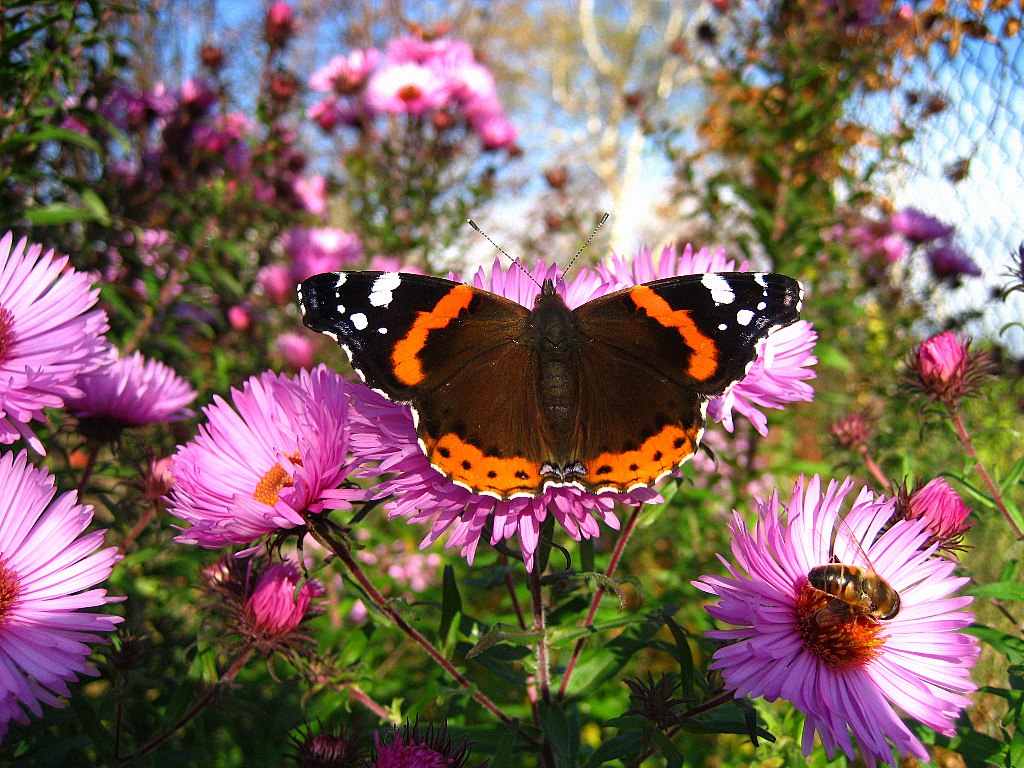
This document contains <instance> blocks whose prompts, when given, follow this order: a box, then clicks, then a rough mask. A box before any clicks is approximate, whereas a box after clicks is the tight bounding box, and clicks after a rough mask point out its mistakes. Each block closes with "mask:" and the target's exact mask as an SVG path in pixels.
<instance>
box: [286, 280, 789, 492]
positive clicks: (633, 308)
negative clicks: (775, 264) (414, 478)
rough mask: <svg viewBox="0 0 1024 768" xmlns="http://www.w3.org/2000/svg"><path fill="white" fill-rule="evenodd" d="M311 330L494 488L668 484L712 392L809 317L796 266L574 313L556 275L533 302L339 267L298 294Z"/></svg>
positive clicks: (672, 286)
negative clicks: (776, 333)
mask: <svg viewBox="0 0 1024 768" xmlns="http://www.w3.org/2000/svg"><path fill="white" fill-rule="evenodd" d="M298 296H299V305H300V308H301V310H302V319H303V323H304V324H305V325H306V326H307V327H308V328H310V329H312V330H314V331H318V332H320V333H324V334H326V335H327V336H329V337H330V338H332V339H334V341H336V342H337V343H338V344H340V345H341V347H342V348H343V349H344V350H345V352H346V353H347V354H348V356H349V359H350V360H351V363H352V367H353V368H354V369H355V371H356V373H357V374H358V375H359V376H360V378H362V380H363V381H364V382H365V383H366V384H367V385H368V386H370V387H371V388H372V389H374V390H376V391H377V392H379V393H381V394H383V395H384V396H385V397H387V398H388V399H390V400H392V401H395V402H398V403H408V404H409V405H410V406H411V408H412V411H413V417H414V421H415V426H416V433H417V436H418V438H419V444H420V447H421V448H422V450H423V453H424V454H425V455H426V456H427V458H428V459H429V460H430V463H431V464H432V465H433V467H434V468H435V469H436V470H437V471H438V472H440V473H441V474H443V475H444V476H445V477H447V478H448V479H449V480H451V481H452V482H453V483H456V484H457V485H460V486H462V487H464V488H467V489H469V490H470V491H473V492H475V493H478V494H483V495H487V496H492V497H494V498H497V499H513V498H517V497H535V496H539V495H541V494H543V493H544V491H545V490H546V489H548V488H551V487H558V486H572V487H576V488H579V489H581V490H583V491H588V492H592V493H606V492H629V491H631V490H634V489H637V488H641V487H646V486H650V485H653V484H654V483H656V482H657V481H658V480H660V479H661V478H663V477H664V476H666V475H667V474H669V473H670V472H672V471H673V470H675V469H677V468H678V467H679V466H680V465H681V464H683V463H684V462H685V461H686V460H687V459H688V458H689V457H690V456H692V455H693V453H694V452H695V451H696V449H697V446H698V444H699V443H700V439H701V436H702V434H703V432H704V424H705V421H706V419H707V404H708V400H709V399H710V398H712V397H716V396H718V395H721V394H722V393H724V392H725V391H726V390H727V389H728V388H729V387H730V386H732V385H733V384H734V383H735V382H736V381H738V380H739V379H741V378H742V377H743V376H744V375H745V373H746V371H747V370H748V368H749V366H750V365H751V363H752V362H753V361H754V359H755V357H756V354H757V344H758V342H759V341H761V340H762V339H764V338H765V337H766V336H767V335H768V334H769V333H770V332H771V331H772V330H773V329H776V328H779V327H782V326H786V325H789V324H791V323H793V322H795V321H796V320H797V319H798V318H799V316H800V307H801V301H802V289H801V286H800V284H799V283H798V282H797V281H796V280H793V279H792V278H789V277H786V276H784V275H778V274H771V273H763V272H725V273H711V274H702V275H687V276H682V277H670V278H667V279H663V280H656V281H653V282H650V283H644V284H642V285H636V286H633V287H630V288H626V289H624V290H620V291H617V292H615V293H610V294H607V295H604V296H600V297H598V298H595V299H593V300H591V301H588V302H587V303H585V304H583V305H581V306H579V307H576V308H575V309H569V307H568V306H567V305H566V303H565V301H564V300H563V298H562V297H561V296H560V295H559V293H558V292H557V290H556V287H555V283H554V282H553V281H552V280H550V279H549V280H545V281H544V282H543V285H541V287H540V293H539V295H538V296H537V298H536V300H535V303H534V306H533V308H532V309H529V308H527V307H524V306H521V305H520V304H517V303H516V302H514V301H511V300H510V299H507V298H504V297H502V296H499V295H496V294H493V293H490V292H488V291H485V290H482V289H479V288H474V287H473V286H470V285H466V284H463V283H456V282H453V281H451V280H445V279H443V278H439V277H429V276H424V275H414V274H406V273H398V272H370V271H367V272H333V273H326V274H321V275H314V276H313V277H310V278H308V279H307V280H304V281H303V282H302V283H301V284H300V285H299V287H298Z"/></svg>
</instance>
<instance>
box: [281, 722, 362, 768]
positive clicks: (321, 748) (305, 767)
mask: <svg viewBox="0 0 1024 768" xmlns="http://www.w3.org/2000/svg"><path fill="white" fill-rule="evenodd" d="M317 725H318V728H317V729H316V731H314V729H313V726H312V724H310V723H304V724H303V725H302V726H300V727H299V730H298V733H296V734H293V735H292V737H291V738H292V744H294V746H295V754H293V755H292V760H294V761H295V763H296V765H298V766H299V768H363V766H365V765H366V762H365V759H364V750H363V749H362V745H361V743H360V741H359V740H358V739H356V738H355V737H354V736H352V735H351V734H350V733H348V732H346V731H345V729H344V728H331V727H324V725H323V724H322V723H318V724H317Z"/></svg>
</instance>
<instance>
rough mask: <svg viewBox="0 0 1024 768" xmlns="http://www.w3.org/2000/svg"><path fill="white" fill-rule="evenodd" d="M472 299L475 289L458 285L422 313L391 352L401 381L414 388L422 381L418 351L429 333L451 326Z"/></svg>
mask: <svg viewBox="0 0 1024 768" xmlns="http://www.w3.org/2000/svg"><path fill="white" fill-rule="evenodd" d="M472 300H473V289H472V288H470V287H469V286H468V285H457V286H455V287H454V288H452V289H451V290H450V291H449V292H448V293H447V294H445V296H444V298H442V299H441V300H440V301H439V302H437V306H436V307H434V308H433V309H432V310H431V311H430V312H420V313H419V315H418V316H417V318H416V321H415V322H414V323H413V324H412V328H410V329H409V332H408V333H406V334H405V336H403V337H402V338H401V339H399V340H398V342H397V343H396V344H395V348H394V349H393V350H392V352H391V363H392V368H393V370H394V373H395V377H396V378H397V379H398V380H399V381H400V382H402V383H403V384H405V385H406V386H410V387H411V386H415V385H416V384H419V383H420V382H421V381H423V378H424V374H423V363H422V362H421V361H420V358H419V354H420V352H422V351H423V347H424V346H426V343H427V337H428V336H430V332H431V331H436V330H438V329H439V328H444V327H446V326H448V325H449V324H450V323H451V322H452V320H454V319H455V318H457V317H458V316H459V313H460V312H461V311H462V310H464V309H467V308H468V307H469V303H470V302H471V301H472Z"/></svg>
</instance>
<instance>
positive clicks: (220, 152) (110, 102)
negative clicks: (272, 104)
mask: <svg viewBox="0 0 1024 768" xmlns="http://www.w3.org/2000/svg"><path fill="white" fill-rule="evenodd" d="M218 99H219V96H218V94H217V91H216V90H214V88H213V87H212V86H211V85H210V83H208V82H207V81H206V80H203V79H201V78H195V77H193V78H189V79H187V80H185V81H184V82H183V83H182V84H181V87H180V88H179V89H178V90H177V91H171V90H169V89H168V88H167V87H166V86H165V85H162V84H160V85H157V86H156V87H155V88H153V90H151V91H148V92H139V91H135V90H133V89H131V88H129V87H127V86H119V87H118V88H115V89H114V90H113V91H112V92H111V94H110V96H109V97H108V98H107V100H106V101H105V102H104V103H103V104H102V105H100V112H101V113H102V114H103V115H104V116H105V117H106V118H107V119H109V120H110V121H111V122H112V123H113V124H114V125H115V126H116V127H118V128H119V129H120V130H122V131H124V132H125V133H127V134H128V135H129V136H130V137H132V139H133V140H134V141H135V143H136V145H137V148H136V151H135V152H134V153H133V154H130V155H126V156H122V157H121V158H120V159H118V160H115V161H114V162H112V163H111V164H110V169H111V172H112V173H113V174H114V175H115V176H116V178H117V179H118V181H119V183H120V184H121V185H122V186H123V189H124V196H125V199H126V200H128V201H132V200H135V199H139V200H150V199H151V198H152V197H153V195H154V194H155V193H158V192H160V191H163V190H166V191H171V192H174V191H181V192H185V191H189V190H192V189H194V188H195V187H197V186H199V185H200V183H201V181H202V180H204V179H210V178H226V179H228V180H230V181H229V184H228V188H229V191H232V190H237V189H238V188H239V187H240V186H241V185H247V186H249V187H251V189H252V194H253V196H254V197H255V199H257V200H259V201H260V202H262V203H264V204H266V205H273V206H277V207H281V208H284V209H286V210H296V211H306V212H309V213H316V214H319V213H322V212H323V210H324V207H325V204H326V203H325V194H326V191H325V182H324V179H323V177H321V176H318V175H312V176H306V175H303V171H304V169H305V166H306V156H305V155H304V153H302V152H301V151H300V150H299V149H298V148H297V147H296V146H295V144H296V141H297V139H298V134H297V133H296V132H295V131H294V130H293V129H291V128H289V127H287V126H285V125H283V124H278V125H274V126H273V127H272V128H271V130H270V131H269V133H268V135H267V136H265V137H263V138H260V137H259V136H257V134H256V132H255V126H254V125H253V124H252V121H251V120H250V119H249V118H248V117H247V116H245V115H244V114H241V113H238V112H232V113H227V114H224V113H222V112H221V111H219V110H217V109H215V107H216V105H217V103H218Z"/></svg>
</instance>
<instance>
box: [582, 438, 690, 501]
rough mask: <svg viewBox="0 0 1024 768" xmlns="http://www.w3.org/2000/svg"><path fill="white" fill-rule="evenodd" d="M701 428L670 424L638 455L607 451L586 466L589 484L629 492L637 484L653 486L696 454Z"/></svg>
mask: <svg viewBox="0 0 1024 768" xmlns="http://www.w3.org/2000/svg"><path fill="white" fill-rule="evenodd" d="M699 433H700V427H699V426H696V425H694V426H692V427H690V428H689V429H684V428H683V427H681V426H679V425H678V424H667V425H665V426H664V427H662V430H661V431H660V432H659V433H658V434H656V435H653V436H651V437H649V438H647V439H646V440H644V442H643V444H642V445H641V446H640V447H639V448H637V449H636V450H635V451H623V452H622V453H613V452H611V451H608V452H606V453H602V454H601V455H599V456H596V457H595V458H593V459H590V460H589V461H588V462H587V470H588V471H587V477H586V481H587V483H589V484H590V485H591V486H593V487H595V488H600V487H609V486H612V487H615V488H619V489H620V490H623V491H624V490H626V489H628V488H631V487H633V486H636V485H638V484H643V485H650V484H651V483H653V482H654V481H655V480H657V479H658V478H659V477H660V476H661V475H663V474H665V473H666V472H669V471H671V470H673V469H675V468H676V467H678V466H679V465H680V464H682V463H683V462H684V461H686V460H687V459H688V458H689V457H690V456H692V455H693V452H694V451H695V450H697V439H698V435H699Z"/></svg>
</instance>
